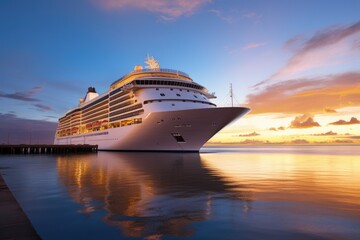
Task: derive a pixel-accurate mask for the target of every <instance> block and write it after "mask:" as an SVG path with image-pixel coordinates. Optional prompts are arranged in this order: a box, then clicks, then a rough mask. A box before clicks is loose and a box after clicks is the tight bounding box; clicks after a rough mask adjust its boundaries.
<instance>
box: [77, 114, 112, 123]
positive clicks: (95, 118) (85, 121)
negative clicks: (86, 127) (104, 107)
mask: <svg viewBox="0 0 360 240" xmlns="http://www.w3.org/2000/svg"><path fill="white" fill-rule="evenodd" d="M107 117H108V114H107V113H105V114H102V115H97V116H95V117H93V118H89V119H86V120H83V121H82V124H88V123H91V122H94V121H98V120H100V119H102V118H107Z"/></svg>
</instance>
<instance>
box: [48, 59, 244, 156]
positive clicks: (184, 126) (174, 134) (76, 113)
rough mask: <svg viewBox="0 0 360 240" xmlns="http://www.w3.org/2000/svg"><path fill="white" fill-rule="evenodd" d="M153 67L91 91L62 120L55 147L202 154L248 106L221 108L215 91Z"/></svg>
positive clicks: (149, 61) (150, 63) (150, 64)
mask: <svg viewBox="0 0 360 240" xmlns="http://www.w3.org/2000/svg"><path fill="white" fill-rule="evenodd" d="M146 63H147V66H146V67H145V68H143V67H142V66H139V65H137V66H135V68H134V70H133V71H132V72H130V73H128V74H126V75H125V76H123V77H121V78H120V79H118V80H117V81H115V82H113V83H112V84H111V86H110V88H109V90H108V91H107V92H105V93H103V94H101V95H99V94H98V93H96V91H95V88H94V87H89V88H88V91H87V93H86V95H85V97H84V98H82V99H80V104H79V105H78V106H77V107H75V108H73V109H71V110H69V111H68V112H66V113H65V114H64V115H63V116H62V117H61V118H60V119H59V125H58V129H57V131H56V136H55V141H54V143H55V144H97V145H98V148H99V149H100V150H124V151H126V150H130V151H141V150H143V151H198V150H199V149H200V147H201V146H203V144H204V143H205V142H206V141H207V140H208V139H210V138H211V137H212V136H213V135H214V134H215V133H216V132H218V131H219V130H220V129H222V128H223V127H224V126H226V125H227V124H228V123H230V122H231V121H233V120H234V119H235V118H238V117H240V116H242V115H244V114H246V113H247V112H248V111H249V109H248V108H242V107H231V108H218V107H216V105H215V104H214V103H212V102H211V101H210V100H209V99H212V98H215V95H214V94H213V93H209V92H208V90H207V89H206V88H205V87H203V86H201V85H200V84H198V83H196V82H194V81H193V80H192V79H191V78H190V77H189V75H187V74H186V73H184V72H181V71H177V70H172V69H164V68H160V65H159V63H158V61H156V60H155V59H154V58H153V57H149V56H148V57H147V59H146Z"/></svg>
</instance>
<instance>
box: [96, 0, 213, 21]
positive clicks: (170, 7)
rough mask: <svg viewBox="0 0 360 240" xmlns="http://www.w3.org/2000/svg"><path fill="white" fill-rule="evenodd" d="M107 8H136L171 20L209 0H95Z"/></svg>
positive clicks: (187, 13)
mask: <svg viewBox="0 0 360 240" xmlns="http://www.w3.org/2000/svg"><path fill="white" fill-rule="evenodd" d="M96 2H97V3H99V4H100V5H102V6H103V7H106V8H109V9H125V8H137V9H142V10H145V11H149V12H156V13H160V14H162V16H161V18H162V19H163V20H173V19H175V18H177V17H180V16H183V15H190V14H193V13H194V12H195V11H196V10H197V9H198V8H199V7H200V6H202V5H204V4H206V3H210V2H211V0H151V1H148V0H136V1H134V0H96Z"/></svg>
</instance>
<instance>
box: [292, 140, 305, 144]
mask: <svg viewBox="0 0 360 240" xmlns="http://www.w3.org/2000/svg"><path fill="white" fill-rule="evenodd" d="M291 143H292V144H308V143H309V141H307V140H305V139H295V140H292V141H291Z"/></svg>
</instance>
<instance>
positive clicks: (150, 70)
mask: <svg viewBox="0 0 360 240" xmlns="http://www.w3.org/2000/svg"><path fill="white" fill-rule="evenodd" d="M151 72H164V73H175V74H177V75H182V76H185V77H188V78H190V76H189V75H188V74H187V73H184V72H182V71H178V70H173V69H169V68H156V69H141V70H134V71H131V72H129V73H127V74H125V75H124V76H122V77H121V78H119V79H118V80H116V81H115V82H113V83H112V84H111V85H113V84H115V83H117V82H120V81H121V80H123V79H125V78H127V77H129V76H131V75H133V74H136V73H151Z"/></svg>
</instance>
